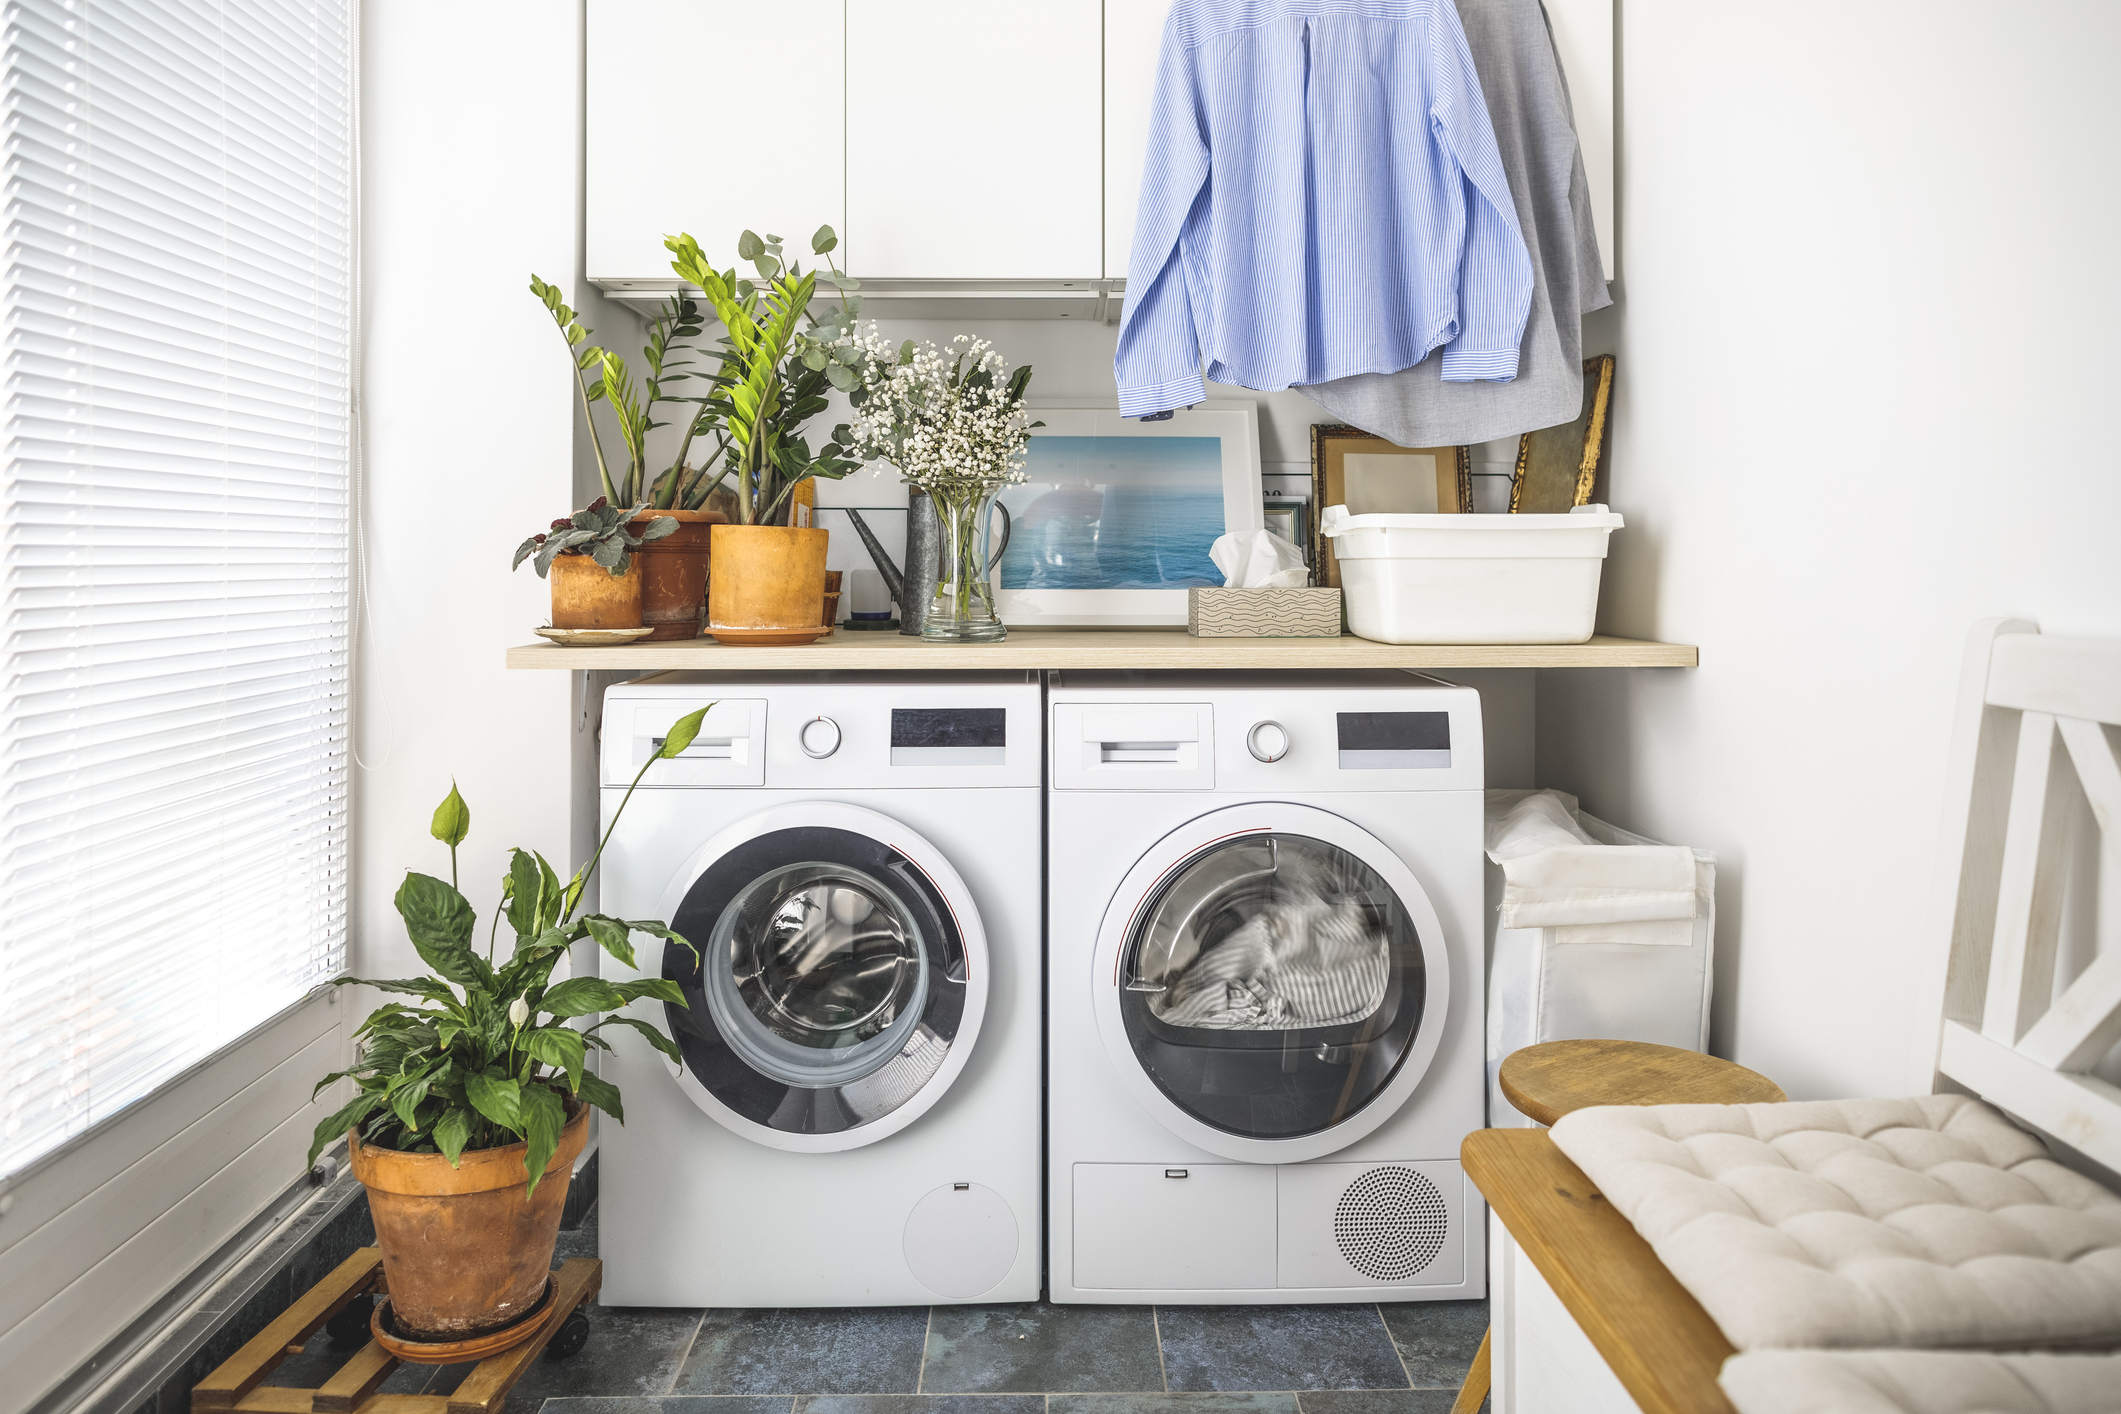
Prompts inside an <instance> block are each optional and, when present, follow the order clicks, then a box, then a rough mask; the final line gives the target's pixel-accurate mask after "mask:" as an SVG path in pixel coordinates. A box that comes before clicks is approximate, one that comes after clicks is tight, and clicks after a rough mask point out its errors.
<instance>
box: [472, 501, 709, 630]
mask: <svg viewBox="0 0 2121 1414" xmlns="http://www.w3.org/2000/svg"><path fill="white" fill-rule="evenodd" d="M636 525H638V526H640V534H638V535H635V534H634V533H633V527H634V526H636ZM677 529H678V522H677V520H676V518H675V517H673V516H671V515H669V514H667V513H664V514H658V515H656V516H655V517H653V518H652V519H650V520H649V521H648V522H647V523H646V524H645V525H643V524H641V523H640V522H639V521H638V520H636V519H634V518H633V517H631V516H630V515H629V514H628V513H627V512H625V511H622V510H620V509H619V508H618V507H616V506H614V505H612V504H611V502H609V501H608V500H606V499H605V498H604V497H602V496H599V497H597V498H596V499H595V500H594V501H591V502H590V503H589V504H588V505H587V506H585V507H583V508H582V509H581V510H579V511H576V512H575V513H574V514H573V515H571V516H568V517H567V518H565V519H564V520H556V521H554V522H553V523H552V524H551V525H549V526H547V527H546V528H545V529H544V530H542V531H540V532H538V533H537V534H536V535H533V536H531V537H530V538H529V539H528V540H525V541H524V542H523V543H522V544H520V545H518V546H516V554H515V559H514V561H513V562H511V563H510V564H509V566H508V567H509V568H510V569H518V568H520V567H521V566H522V563H523V561H524V560H526V559H531V557H532V556H535V557H536V558H535V560H534V561H533V566H532V567H533V568H535V569H536V570H537V572H538V578H540V579H545V578H547V577H550V579H551V580H552V626H553V627H554V628H561V629H613V628H639V627H641V623H642V613H643V610H642V589H641V585H642V575H641V567H640V563H639V562H638V561H636V560H635V559H634V558H633V552H634V551H635V550H639V549H641V548H642V547H643V546H645V545H649V544H652V543H654V542H656V541H658V540H662V539H663V538H665V537H666V536H669V535H671V534H673V533H674V532H675V531H676V530H677Z"/></svg>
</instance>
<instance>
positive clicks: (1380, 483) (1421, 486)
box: [1305, 422, 1473, 589]
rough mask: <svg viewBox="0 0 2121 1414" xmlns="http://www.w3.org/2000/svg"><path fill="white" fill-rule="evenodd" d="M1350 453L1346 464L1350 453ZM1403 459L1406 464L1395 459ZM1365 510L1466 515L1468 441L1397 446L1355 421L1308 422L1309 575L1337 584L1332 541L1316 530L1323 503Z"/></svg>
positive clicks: (1469, 509) (1470, 498)
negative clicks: (1351, 424) (1349, 423)
mask: <svg viewBox="0 0 2121 1414" xmlns="http://www.w3.org/2000/svg"><path fill="white" fill-rule="evenodd" d="M1351 457H1352V458H1354V459H1355V460H1354V462H1353V464H1352V465H1351V463H1350V460H1349V459H1350V458H1351ZM1401 460H1404V461H1405V462H1406V463H1407V464H1406V465H1405V466H1395V465H1394V463H1395V462H1398V461H1401ZM1328 506H1346V507H1347V508H1348V509H1349V510H1350V511H1351V512H1353V513H1354V514H1356V515H1361V514H1363V513H1365V512H1394V511H1397V512H1412V513H1415V514H1437V513H1441V514H1445V515H1471V514H1472V513H1473V449H1472V448H1471V447H1402V446H1400V445H1399V444H1398V443H1396V442H1388V441H1386V440H1385V439H1384V438H1382V437H1378V436H1374V435H1372V434H1371V433H1368V432H1365V431H1363V430H1362V429H1361V428H1359V427H1349V426H1347V425H1345V424H1342V423H1328V422H1321V423H1317V424H1314V425H1313V426H1312V428H1311V534H1310V537H1309V539H1310V544H1309V545H1307V546H1306V547H1305V550H1306V551H1307V553H1308V555H1309V557H1310V560H1311V577H1312V581H1313V582H1314V583H1316V584H1317V585H1319V586H1320V587H1321V588H1325V589H1338V588H1339V587H1340V566H1339V563H1338V562H1337V561H1336V560H1335V559H1334V558H1333V545H1332V542H1331V541H1329V540H1327V539H1326V537H1325V536H1324V535H1322V534H1320V533H1319V529H1318V523H1319V521H1320V519H1321V518H1323V517H1324V515H1325V512H1326V507H1328Z"/></svg>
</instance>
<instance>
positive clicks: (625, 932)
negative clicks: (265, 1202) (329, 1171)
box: [309, 704, 712, 1199]
mask: <svg viewBox="0 0 2121 1414" xmlns="http://www.w3.org/2000/svg"><path fill="white" fill-rule="evenodd" d="M711 706H712V704H709V707H702V708H701V709H700V710H699V711H697V712H694V713H691V714H690V715H688V716H685V717H682V718H680V719H679V720H678V722H677V724H676V725H674V726H672V727H671V729H670V731H669V733H668V734H667V735H666V736H665V737H664V739H663V745H662V748H661V749H660V750H658V751H657V752H656V753H655V754H654V755H653V756H651V757H649V759H648V760H647V762H646V763H644V764H643V765H642V767H641V769H640V771H639V772H638V773H636V774H635V776H634V778H633V785H631V786H628V787H627V790H626V798H625V800H622V801H620V802H619V809H618V811H617V812H616V813H615V814H614V815H613V816H612V826H613V827H614V828H615V827H616V826H617V824H618V817H619V815H621V814H624V813H625V809H626V803H627V801H630V800H632V799H633V788H634V786H638V785H640V783H641V778H642V777H643V776H646V775H647V774H648V770H649V768H650V767H652V766H653V765H655V763H656V762H657V761H667V760H671V759H673V758H675V757H676V756H677V755H679V753H681V752H683V751H684V750H685V748H686V747H688V746H690V745H691V744H692V741H693V739H694V738H695V737H697V736H698V735H699V731H700V723H701V722H702V721H703V720H704V719H705V718H706V715H707V713H708V711H709V709H710V707H711ZM470 830H471V810H470V807H469V806H467V805H466V804H465V803H464V797H463V796H462V795H460V794H459V793H458V792H457V788H456V786H455V785H454V784H452V785H451V786H450V789H449V796H448V798H447V799H445V800H444V801H443V802H442V804H441V805H440V806H439V807H438V808H437V809H436V810H435V813H434V820H433V823H432V825H431V826H430V831H431V833H432V834H433V835H434V837H435V838H436V839H438V840H440V841H442V842H443V843H444V844H446V845H448V846H449V880H448V882H446V883H445V882H443V881H442V880H441V879H437V878H434V877H432V876H431V875H427V874H421V873H417V872H408V873H407V874H406V876H405V882H404V883H403V884H402V885H400V886H399V888H398V894H397V900H396V902H397V908H398V915H399V917H401V918H403V919H404V920H405V931H406V933H407V934H408V935H409V936H410V937H411V938H412V945H413V947H415V948H416V949H418V950H419V954H420V959H421V961H423V962H425V963H426V964H427V966H428V967H429V968H430V969H432V971H431V973H430V975H428V976H425V977H411V978H404V979H399V980H392V981H368V980H364V979H360V978H352V977H342V978H340V979H338V980H339V983H340V984H342V985H343V984H346V983H359V984H360V985H363V986H368V987H374V988H376V989H378V990H379V991H384V992H391V993H396V994H399V995H403V996H410V997H415V998H418V999H419V1000H418V1001H416V1002H413V1003H406V1002H397V1001H391V1002H385V1003H384V1004H383V1005H381V1006H379V1007H377V1008H376V1009H375V1011H373V1012H371V1013H370V1014H369V1017H368V1019H367V1020H366V1021H364V1022H362V1023H361V1026H360V1029H359V1030H358V1031H356V1032H355V1033H354V1034H355V1036H356V1038H357V1041H358V1042H359V1043H360V1044H361V1047H362V1049H361V1051H360V1053H359V1059H357V1060H356V1061H355V1063H354V1064H353V1065H352V1066H351V1067H350V1068H348V1069H346V1070H342V1071H338V1072H336V1073H334V1074H332V1075H328V1076H326V1077H325V1078H324V1079H323V1080H321V1081H319V1082H318V1084H317V1091H319V1092H321V1091H322V1090H323V1089H324V1087H325V1086H327V1085H330V1084H332V1083H333V1082H334V1081H337V1080H340V1079H345V1078H351V1079H352V1080H353V1082H354V1084H355V1086H356V1087H357V1093H356V1094H355V1096H354V1098H353V1099H352V1100H351V1101H350V1102H349V1103H348V1104H347V1105H346V1106H345V1107H344V1108H342V1109H340V1110H339V1111H338V1112H337V1113H335V1114H333V1115H331V1116H330V1117H329V1118H327V1119H326V1120H324V1121H323V1122H322V1123H321V1124H319V1125H318V1126H317V1128H316V1135H315V1138H314V1140H313V1141H312V1143H311V1144H310V1151H309V1159H310V1162H311V1163H314V1162H315V1161H316V1157H317V1155H318V1154H319V1153H320V1152H322V1150H323V1149H324V1146H325V1145H327V1144H329V1143H331V1142H332V1141H333V1140H335V1139H337V1138H338V1137H339V1136H340V1135H342V1134H345V1133H347V1132H348V1131H349V1130H355V1131H358V1134H359V1138H360V1142H361V1143H362V1144H365V1145H368V1146H371V1147H374V1148H380V1149H392V1150H397V1151H400V1152H403V1153H411V1154H439V1155H440V1156H441V1157H442V1158H444V1159H446V1160H448V1162H449V1166H450V1167H451V1168H457V1167H458V1166H459V1165H460V1163H461V1160H462V1156H464V1155H465V1154H467V1153H470V1152H475V1151H478V1150H483V1149H496V1148H505V1147H507V1146H509V1145H512V1144H516V1143H519V1142H520V1143H523V1144H525V1145H526V1152H525V1154H524V1167H525V1169H526V1170H527V1183H526V1185H525V1187H524V1188H523V1190H522V1191H523V1194H524V1197H525V1198H526V1199H527V1198H528V1197H530V1196H531V1195H534V1194H535V1193H536V1191H537V1187H538V1181H539V1179H540V1178H541V1177H542V1176H543V1175H544V1173H545V1169H546V1165H547V1163H548V1162H549V1161H550V1160H551V1158H552V1156H553V1154H554V1152H555V1150H556V1149H557V1147H558V1145H559V1139H560V1131H561V1129H562V1128H563V1127H564V1126H565V1125H566V1124H567V1122H568V1120H569V1118H570V1116H571V1113H572V1111H573V1110H575V1109H576V1108H577V1107H578V1106H579V1104H580V1103H585V1102H586V1103H587V1104H590V1105H594V1106H595V1107H596V1108H598V1109H600V1110H602V1111H604V1112H605V1113H606V1114H608V1115H610V1116H611V1117H612V1118H613V1119H615V1120H618V1121H620V1122H621V1123H624V1122H625V1118H626V1115H625V1111H624V1109H623V1108H622V1107H621V1105H620V1102H619V1092H618V1087H616V1086H614V1085H612V1084H611V1083H609V1082H608V1081H605V1080H603V1079H601V1078H599V1077H598V1076H597V1075H596V1074H594V1073H593V1072H591V1071H590V1070H589V1069H588V1068H587V1066H586V1064H585V1062H586V1060H587V1058H588V1051H589V1048H590V1047H592V1046H594V1047H596V1048H598V1049H600V1050H609V1049H611V1047H610V1044H609V1043H608V1042H607V1041H605V1040H604V1038H603V1037H602V1036H600V1035H598V1034H597V1033H598V1032H600V1031H602V1030H603V1029H604V1028H605V1027H607V1026H630V1027H632V1028H633V1029H634V1030H636V1031H638V1032H640V1033H641V1034H642V1035H643V1036H645V1037H646V1038H647V1040H648V1042H649V1044H650V1045H652V1046H654V1047H655V1048H656V1049H657V1050H659V1051H661V1052H662V1053H663V1054H665V1055H667V1056H669V1057H670V1058H671V1059H673V1060H676V1059H677V1058H678V1049H677V1046H676V1045H675V1044H674V1043H673V1042H672V1041H671V1040H670V1038H669V1037H667V1036H665V1035H664V1034H663V1033H662V1032H661V1031H659V1030H658V1029H656V1027H655V1026H653V1025H652V1024H650V1023H648V1022H645V1021H640V1020H637V1019H635V1018H633V1017H630V1016H620V1015H617V1014H616V1013H617V1012H618V1010H619V1009H620V1008H621V1007H624V1006H626V1005H627V1004H629V1003H631V1002H633V1001H636V1000H638V999H640V998H642V997H653V998H655V999H656V1000H657V1001H664V1002H670V1003H672V1004H674V1005H677V1006H684V1005H685V1004H686V1003H685V996H684V993H683V992H682V991H681V990H679V988H678V985H677V983H675V982H672V981H669V980H667V979H665V978H661V977H648V978H642V979H641V980H639V981H634V982H619V983H612V982H606V981H603V980H602V979H600V978H596V977H575V978H570V979H568V980H567V981H564V982H559V983H554V982H552V981H551V977H552V971H553V968H554V966H555V965H556V964H557V963H558V962H559V960H560V959H561V958H562V957H563V956H565V955H566V953H567V949H568V948H569V946H571V945H572V944H574V943H576V942H579V941H580V940H581V939H583V938H594V939H595V940H596V942H597V945H598V946H599V947H601V948H603V949H604V951H605V952H608V953H610V954H611V955H612V956H613V957H614V958H617V959H618V960H619V961H620V962H622V963H624V964H626V966H627V967H629V968H631V967H634V966H636V963H635V961H634V952H633V944H632V942H631V936H632V935H633V934H635V933H645V934H648V935H649V936H651V937H656V938H665V939H668V940H669V941H671V942H674V943H677V944H679V945H680V946H683V947H686V948H688V949H689V948H691V946H692V945H691V944H690V943H688V942H686V940H685V939H684V938H682V937H679V936H678V935H677V934H676V933H674V932H672V931H671V930H670V929H669V928H668V927H666V926H665V925H664V924H662V923H660V922H657V921H655V920H652V919H625V918H611V917H607V916H605V915H604V914H601V913H588V914H583V915H581V916H579V917H577V916H576V914H575V910H576V908H577V907H579V906H580V904H581V901H582V890H583V888H584V886H585V885H586V884H587V882H588V879H589V876H590V873H591V871H593V870H594V869H595V868H596V865H597V860H598V859H599V858H601V857H602V856H603V853H604V845H605V843H607V842H608V841H609V840H610V838H611V830H610V829H607V830H606V831H605V832H604V838H603V840H600V841H598V843H597V848H596V853H595V854H593V855H591V856H590V859H589V862H588V863H587V864H585V865H583V866H582V867H581V869H580V870H578V871H577V872H576V873H575V875H574V877H573V878H572V879H569V880H568V881H567V882H566V883H565V884H564V885H563V884H562V883H561V882H560V881H559V878H558V876H557V875H556V874H555V873H554V872H553V868H552V865H551V864H549V863H547V862H546V860H545V857H544V856H543V855H541V854H539V853H537V852H536V851H534V850H533V851H524V850H521V849H518V850H514V851H512V852H511V854H510V856H509V865H508V873H507V875H506V876H505V877H504V878H503V879H502V881H501V903H500V907H499V908H497V909H496V910H495V911H494V916H493V920H492V922H491V923H490V924H489V925H488V928H487V936H486V946H485V948H484V950H483V953H482V951H481V949H480V948H479V947H478V945H477V944H478V939H477V936H476V934H477V923H478V916H477V914H476V913H475V912H474V911H473V909H472V906H471V904H470V903H469V902H468V901H467V900H466V899H465V897H464V895H463V894H461V893H460V892H458V890H457V846H458V845H460V844H462V843H463V842H464V838H465V836H466V835H467V834H469V833H470ZM504 918H505V919H506V920H507V921H508V927H509V931H510V932H512V933H513V934H514V935H515V941H514V944H513V946H512V948H511V949H510V951H509V955H508V956H507V957H506V958H505V959H497V957H496V950H497V945H498V943H499V934H500V926H501V921H502V919H504ZM695 955H697V954H695ZM599 1012H609V1013H613V1014H612V1015H608V1016H606V1017H605V1018H604V1019H603V1020H602V1021H599V1022H597V1023H595V1024H594V1025H592V1026H589V1027H588V1028H587V1029H584V1030H576V1029H575V1028H573V1027H571V1026H568V1025H566V1024H565V1023H566V1022H567V1021H568V1020H570V1019H572V1018H574V1017H580V1016H590V1015H594V1014H596V1013H599ZM571 1102H572V1103H571Z"/></svg>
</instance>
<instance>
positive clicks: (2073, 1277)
mask: <svg viewBox="0 0 2121 1414" xmlns="http://www.w3.org/2000/svg"><path fill="white" fill-rule="evenodd" d="M1553 1134H1554V1142H1555V1144H1556V1145H1558V1146H1559V1147H1560V1148H1561V1150H1562V1152H1563V1153H1565V1154H1567V1155H1568V1156H1569V1157H1570V1158H1571V1159H1573V1160H1574V1161H1575V1162H1576V1164H1577V1166H1578V1167H1579V1168H1581V1169H1582V1170H1583V1171H1584V1173H1585V1174H1587V1175H1588V1176H1589V1177H1590V1179H1591V1181H1592V1182H1593V1183H1596V1184H1597V1185H1598V1187H1599V1190H1600V1191H1601V1192H1603V1193H1604V1194H1605V1196H1606V1198H1607V1199H1608V1200H1609V1201H1610V1202H1611V1203H1612V1204H1613V1206H1614V1207H1615V1208H1617V1209H1618V1210H1619V1211H1620V1213H1621V1214H1622V1215H1623V1216H1625V1217H1626V1218H1627V1219H1628V1221H1629V1222H1632V1223H1633V1224H1634V1225H1635V1229H1636V1231H1638V1232H1640V1233H1641V1234H1642V1235H1643V1237H1644V1238H1645V1239H1647V1240H1648V1241H1649V1244H1650V1245H1651V1246H1652V1247H1653V1248H1655V1249H1656V1251H1657V1255H1658V1256H1659V1257H1661V1258H1662V1259H1663V1260H1664V1264H1665V1265H1666V1266H1667V1267H1669V1268H1671V1270H1672V1275H1674V1276H1675V1277H1677V1278H1678V1279H1679V1281H1680V1284H1681V1285H1683V1286H1685V1287H1686V1289H1687V1290H1688V1291H1690V1292H1692V1293H1693V1295H1694V1299H1695V1300H1697V1301H1699V1302H1700V1303H1701V1304H1702V1307H1703V1308H1704V1309H1705V1310H1707V1311H1708V1313H1709V1315H1710V1316H1712V1317H1713V1318H1714V1319H1715V1321H1716V1324H1717V1325H1719V1326H1721V1327H1722V1328H1723V1333H1724V1334H1725V1335H1726V1336H1728V1337H1729V1338H1730V1341H1731V1343H1732V1344H1733V1345H1735V1346H1737V1347H1738V1348H1739V1349H1740V1350H1753V1349H1758V1348H1762V1347H1784V1348H1789V1347H1834V1346H1840V1347H1887V1348H1893V1347H1904V1346H1994V1347H2001V1348H2010V1347H2017V1348H2028V1347H2060V1348H2068V1347H2085V1348H2113V1347H2121V1196H2116V1195H2115V1194H2113V1193H2110V1192H2108V1191H2107V1190H2106V1189H2104V1188H2101V1187H2100V1186H2099V1185H2098V1184H2096V1183H2093V1182H2092V1181H2091V1180H2090V1179H2088V1178H2085V1177H2083V1176H2082V1175H2080V1174H2077V1173H2074V1172H2072V1171H2071V1170H2069V1169H2066V1168H2064V1167H2062V1166H2061V1165H2060V1164H2058V1163H2056V1162H2054V1161H2053V1160H2052V1159H2050V1158H2048V1157H2047V1151H2046V1150H2045V1149H2043V1148H2042V1147H2041V1145H2040V1143H2039V1141H2037V1140H2036V1139H2034V1138H2033V1137H2032V1136H2030V1135H2028V1134H2026V1133H2024V1132H2023V1131H2022V1130H2019V1129H2016V1128H2014V1127H2013V1126H2012V1125H2011V1124H2010V1123H2009V1122H2008V1121H2006V1120H2005V1119H2004V1118H2003V1117H2002V1116H2001V1115H1999V1114H1997V1113H1996V1112H1995V1111H1994V1110H1992V1109H1990V1108H1989V1107H1988V1106H1986V1105H1984V1104H1982V1103H1980V1102H1979V1101H1977V1100H1970V1099H1967V1098H1965V1097H1963V1096H1958V1095H1927V1096H1923V1097H1921V1098H1918V1099H1912V1100H1821V1101H1809V1102H1803V1103H1796V1104H1784V1105H1649V1106H1600V1107H1598V1108H1595V1109H1586V1110H1578V1111H1576V1112H1575V1113H1574V1114H1571V1115H1566V1116H1564V1117H1563V1118H1562V1120H1561V1121H1560V1123H1558V1124H1556V1125H1555V1126H1554V1130H1553Z"/></svg>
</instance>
